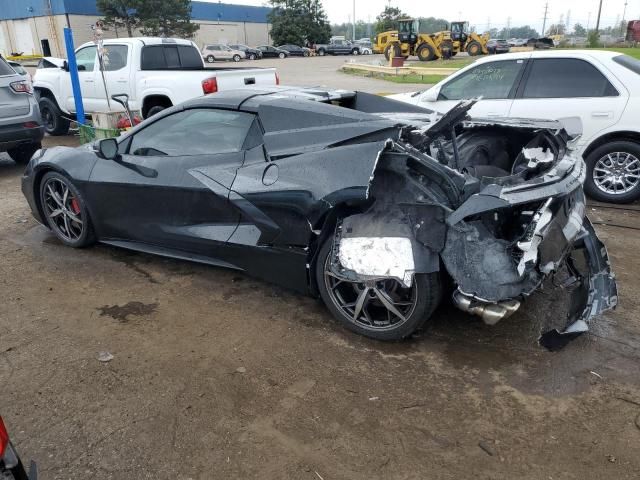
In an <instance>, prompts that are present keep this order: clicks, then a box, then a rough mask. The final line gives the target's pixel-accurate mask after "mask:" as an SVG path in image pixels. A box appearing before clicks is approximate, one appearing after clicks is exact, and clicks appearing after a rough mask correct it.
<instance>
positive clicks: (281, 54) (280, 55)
mask: <svg viewBox="0 0 640 480" xmlns="http://www.w3.org/2000/svg"><path fill="white" fill-rule="evenodd" d="M278 57H280V58H284V57H286V55H285V54H284V53H283V52H280V53H279V54H278Z"/></svg>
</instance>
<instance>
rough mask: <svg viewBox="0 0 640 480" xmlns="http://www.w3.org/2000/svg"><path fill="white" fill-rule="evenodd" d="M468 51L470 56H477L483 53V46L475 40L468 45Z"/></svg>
mask: <svg viewBox="0 0 640 480" xmlns="http://www.w3.org/2000/svg"><path fill="white" fill-rule="evenodd" d="M467 53H468V54H469V56H470V57H476V56H478V55H480V54H481V53H482V46H481V45H480V44H479V43H478V42H476V41H473V42H471V43H470V44H469V45H467Z"/></svg>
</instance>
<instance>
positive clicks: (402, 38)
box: [373, 18, 453, 62]
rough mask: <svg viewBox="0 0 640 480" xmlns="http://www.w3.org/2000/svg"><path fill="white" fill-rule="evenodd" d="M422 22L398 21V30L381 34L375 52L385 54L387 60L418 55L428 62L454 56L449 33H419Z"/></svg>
mask: <svg viewBox="0 0 640 480" xmlns="http://www.w3.org/2000/svg"><path fill="white" fill-rule="evenodd" d="M419 27H420V20H417V19H413V18H404V19H401V20H399V21H398V30H389V31H387V32H383V33H379V34H378V35H376V38H375V45H374V47H373V51H374V52H375V53H384V56H385V58H386V59H387V60H389V59H390V58H392V57H404V58H408V57H409V56H411V55H416V56H417V57H418V58H419V59H420V60H422V61H425V62H428V61H430V60H435V59H437V58H442V57H449V56H451V55H452V54H453V42H452V41H451V35H450V34H449V32H447V31H443V32H438V33H432V34H425V33H420V32H419Z"/></svg>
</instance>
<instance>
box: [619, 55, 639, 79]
mask: <svg viewBox="0 0 640 480" xmlns="http://www.w3.org/2000/svg"><path fill="white" fill-rule="evenodd" d="M613 61H614V62H616V63H617V64H619V65H622V66H623V67H625V68H628V69H629V70H631V71H632V72H634V73H637V74H639V75H640V60H636V59H635V58H633V57H630V56H629V55H618V56H617V57H613Z"/></svg>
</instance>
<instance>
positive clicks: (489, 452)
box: [478, 440, 496, 457]
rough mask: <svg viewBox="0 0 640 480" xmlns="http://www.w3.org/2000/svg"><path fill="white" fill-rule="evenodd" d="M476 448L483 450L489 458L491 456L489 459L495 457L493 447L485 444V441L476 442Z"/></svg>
mask: <svg viewBox="0 0 640 480" xmlns="http://www.w3.org/2000/svg"><path fill="white" fill-rule="evenodd" d="M478 446H479V447H480V448H481V449H482V450H484V452H485V453H486V454H487V455H489V456H491V457H493V456H495V454H496V452H495V450H494V449H493V447H492V446H491V445H490V444H489V442H487V441H486V440H480V441H479V442H478Z"/></svg>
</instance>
